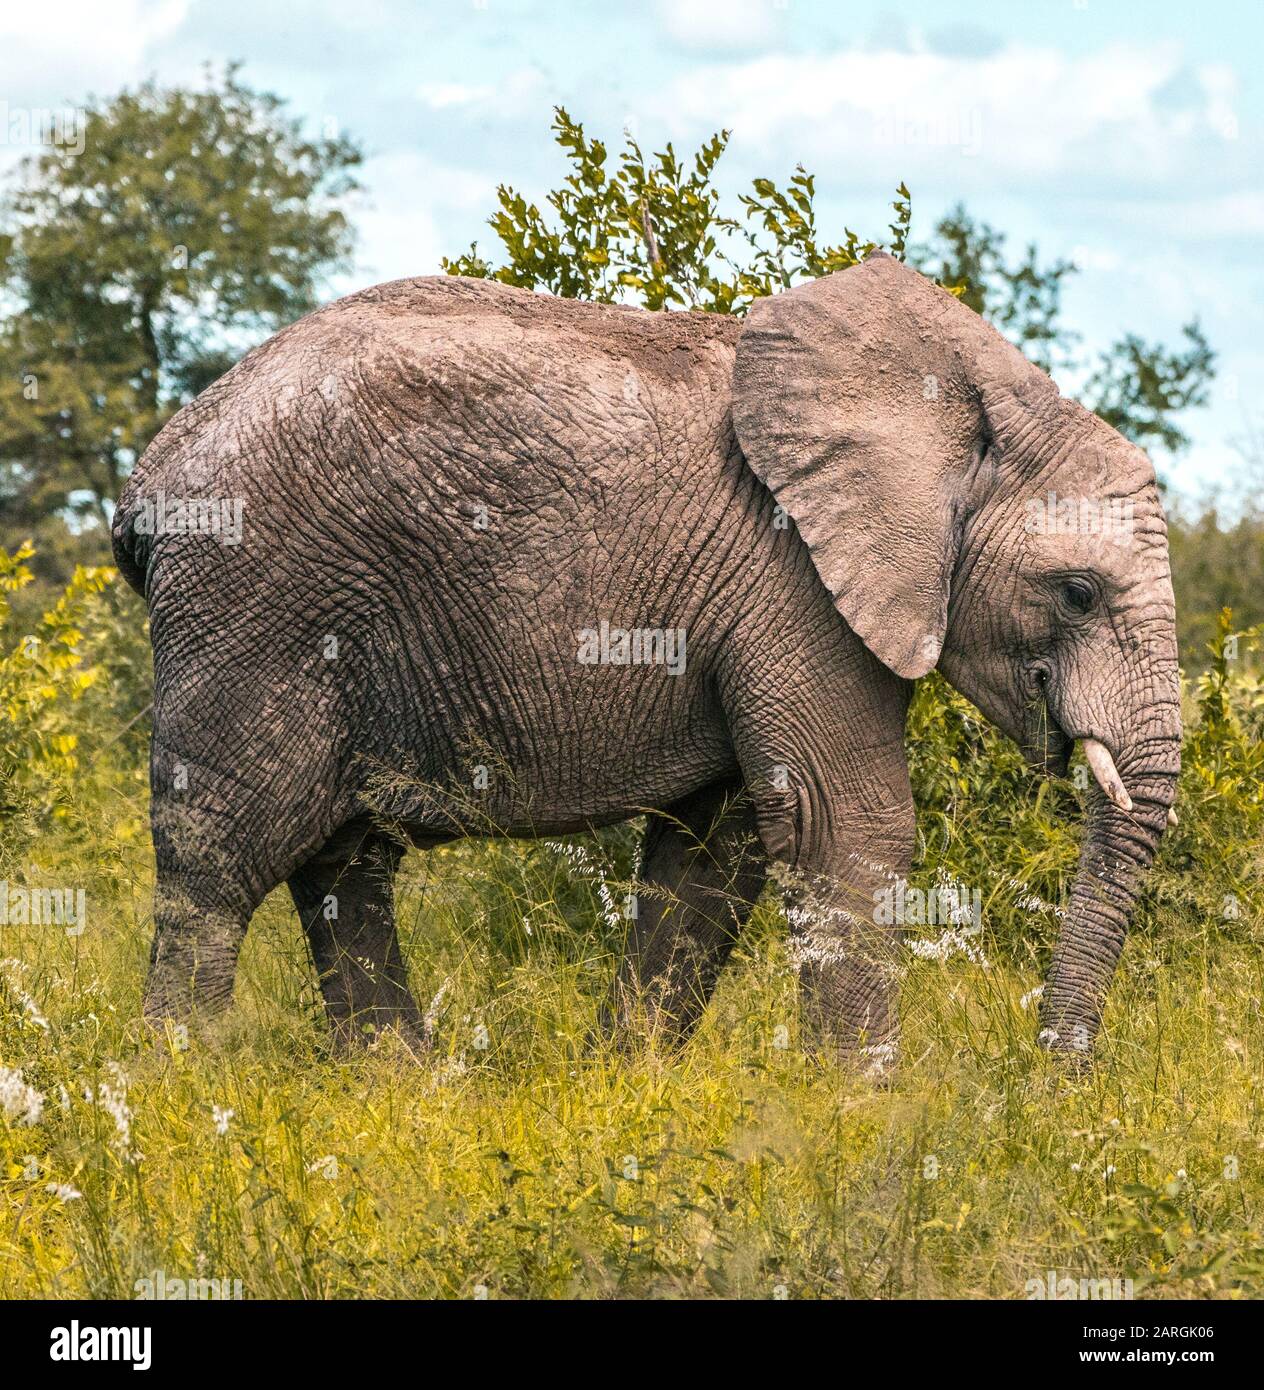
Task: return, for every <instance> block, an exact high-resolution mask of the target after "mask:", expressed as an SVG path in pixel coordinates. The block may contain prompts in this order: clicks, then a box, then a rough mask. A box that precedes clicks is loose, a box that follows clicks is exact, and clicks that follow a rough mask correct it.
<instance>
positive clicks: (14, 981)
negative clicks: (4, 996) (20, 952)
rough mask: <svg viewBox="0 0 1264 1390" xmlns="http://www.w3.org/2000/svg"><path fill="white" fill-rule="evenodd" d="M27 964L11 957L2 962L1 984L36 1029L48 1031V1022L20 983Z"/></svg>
mask: <svg viewBox="0 0 1264 1390" xmlns="http://www.w3.org/2000/svg"><path fill="white" fill-rule="evenodd" d="M26 968H27V966H26V962H25V961H20V960H15V959H14V958H13V957H12V956H9V957H8V958H7V959H5V960H0V983H2V984H4V985H5V986H6V988H7V989H8V991H9V993H10V994H11V995H12V996H13V997H14V999H16V1000H17V1002H18V1003H19V1004H20V1005H21V1006H22V1012H23V1013H24V1014H25V1015H26V1017H27V1018H28V1019H29V1021H30V1023H31V1024H32V1026H33V1027H35V1028H43V1029H44V1031H45V1032H47V1031H48V1020H47V1019H46V1018H45V1017H44V1015H43V1014H42V1013H41V1012H40V1009H39V1005H38V1004H37V1003H36V1002H35V1000H34V999H32V998H31V996H30V995H29V994H28V993H27V992H26V990H24V989H23V988H22V986H21V985H20V984H19V983H18V980H19V977H20V976H21V975H22V973H23V972H24V971H25V970H26Z"/></svg>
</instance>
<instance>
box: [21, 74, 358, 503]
mask: <svg viewBox="0 0 1264 1390" xmlns="http://www.w3.org/2000/svg"><path fill="white" fill-rule="evenodd" d="M359 159H360V154H359V151H358V150H357V148H356V147H355V145H354V144H353V143H351V142H350V141H348V140H346V139H343V138H341V137H338V136H333V137H329V138H320V139H310V138H308V137H307V136H306V135H304V133H303V131H302V128H301V126H300V124H299V123H298V122H297V121H295V120H293V119H292V118H290V117H289V116H287V115H286V114H285V111H284V106H283V103H282V102H281V101H280V100H279V99H278V98H277V97H275V96H272V95H270V94H268V93H264V92H257V91H254V90H252V89H251V88H250V87H248V86H246V85H245V84H244V83H242V82H241V81H240V80H239V79H238V77H237V74H236V71H235V69H233V68H229V69H228V70H227V71H226V72H224V73H223V74H222V75H220V76H219V77H215V76H214V75H211V74H208V81H207V84H206V86H205V87H203V88H201V89H198V90H188V89H182V88H163V87H158V86H156V85H155V84H154V83H152V82H149V83H145V84H144V85H142V86H140V87H138V88H136V89H135V90H132V91H124V92H123V93H121V94H120V95H118V96H116V97H114V98H113V99H111V100H109V101H104V102H95V103H93V104H91V105H90V106H89V108H88V111H87V118H86V139H85V141H84V143H83V149H82V150H81V151H77V150H76V148H75V147H74V146H72V145H69V144H50V145H47V146H45V147H43V148H41V150H40V151H39V153H37V154H36V155H34V156H33V157H31V158H30V159H29V160H28V161H27V162H26V165H25V168H24V170H23V174H22V176H21V179H20V181H19V182H18V184H17V185H16V187H14V188H13V189H11V190H10V192H9V195H8V197H7V200H6V203H5V206H4V208H3V215H4V223H5V234H4V236H3V238H0V273H2V275H3V281H4V287H5V297H6V300H7V303H8V307H9V312H8V313H7V315H6V316H5V318H4V320H3V322H2V323H0V500H2V501H3V503H4V506H5V509H6V511H7V512H8V513H9V516H10V518H11V520H12V522H16V523H17V524H19V525H20V524H23V522H29V521H34V520H38V519H40V518H42V517H45V516H47V515H48V514H49V513H50V512H56V511H64V510H66V509H70V510H71V511H77V512H79V513H81V514H90V513H93V512H99V511H100V510H101V509H103V508H107V509H108V504H109V503H110V501H111V500H112V499H113V497H114V496H115V495H116V494H117V491H118V487H119V484H120V482H121V480H122V478H123V477H124V476H125V475H126V473H127V471H128V469H129V468H130V466H131V464H132V462H133V461H134V460H135V458H136V457H137V456H138V454H139V453H140V452H141V450H143V448H144V447H145V445H146V444H147V443H148V442H149V440H150V439H151V438H152V437H153V435H154V434H155V433H156V432H157V430H158V429H159V428H160V426H161V425H162V423H163V421H164V420H165V419H166V418H167V416H168V415H170V414H171V412H172V411H173V410H175V409H176V408H177V407H178V406H180V405H181V404H183V403H184V402H185V401H187V400H189V399H191V398H192V397H193V396H194V395H196V394H197V392H198V391H200V390H201V389H202V388H203V387H204V386H205V385H207V384H208V383H209V382H210V381H212V380H214V378H215V377H216V376H219V375H220V374H221V373H222V372H223V371H225V370H226V369H227V368H228V367H229V366H231V365H232V363H233V362H234V361H235V360H236V359H237V358H238V357H239V356H240V355H241V353H242V351H243V350H244V348H246V347H248V346H251V345H252V344H253V343H254V342H256V341H259V340H261V339H262V338H263V337H266V336H267V335H268V334H269V333H271V332H273V331H275V330H276V329H277V328H280V327H282V326H284V325H285V324H287V323H289V322H290V321H291V320H293V319H294V318H296V317H297V316H298V315H300V314H302V313H305V312H306V311H307V310H309V309H310V308H312V307H314V306H315V304H316V303H317V300H318V292H319V290H320V288H321V285H322V282H323V280H324V278H325V277H326V276H327V274H328V273H329V272H330V271H331V270H332V269H334V268H336V267H337V266H339V265H340V264H342V263H343V261H344V260H345V257H346V255H347V253H348V250H349V247H350V244H351V229H350V225H349V223H348V221H347V218H346V215H345V213H344V211H343V210H342V208H341V206H340V202H341V199H342V198H343V196H344V195H345V194H347V193H348V192H349V191H350V190H351V189H352V188H354V186H355V184H354V179H353V176H352V170H353V169H354V167H355V165H356V164H357V163H358V161H359Z"/></svg>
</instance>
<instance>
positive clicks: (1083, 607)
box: [1062, 579, 1096, 613]
mask: <svg viewBox="0 0 1264 1390" xmlns="http://www.w3.org/2000/svg"><path fill="white" fill-rule="evenodd" d="M1095 597H1096V595H1095V594H1094V592H1093V586H1092V585H1091V584H1090V583H1089V582H1088V581H1087V580H1084V579H1064V580H1063V581H1062V602H1063V603H1065V604H1066V606H1067V607H1068V608H1069V609H1070V610H1071V611H1072V612H1073V613H1087V612H1089V611H1090V609H1091V608H1092V607H1093V600H1094V598H1095Z"/></svg>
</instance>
